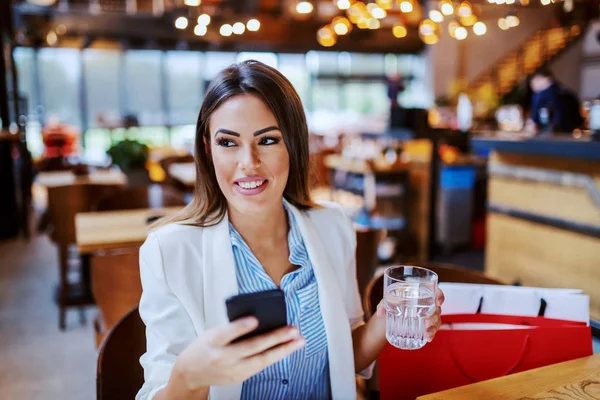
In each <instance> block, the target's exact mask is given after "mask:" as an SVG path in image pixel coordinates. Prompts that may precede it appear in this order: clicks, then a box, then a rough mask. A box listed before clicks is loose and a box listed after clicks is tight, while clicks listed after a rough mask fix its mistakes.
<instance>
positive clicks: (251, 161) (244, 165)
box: [240, 146, 262, 171]
mask: <svg viewBox="0 0 600 400" xmlns="http://www.w3.org/2000/svg"><path fill="white" fill-rule="evenodd" d="M261 164H262V162H261V160H260V154H259V152H258V149H256V148H255V147H254V146H248V147H246V148H245V149H244V150H243V154H242V159H241V161H240V168H241V169H242V171H254V170H255V169H257V168H259V167H260V165H261Z"/></svg>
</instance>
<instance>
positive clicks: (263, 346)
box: [175, 317, 304, 391]
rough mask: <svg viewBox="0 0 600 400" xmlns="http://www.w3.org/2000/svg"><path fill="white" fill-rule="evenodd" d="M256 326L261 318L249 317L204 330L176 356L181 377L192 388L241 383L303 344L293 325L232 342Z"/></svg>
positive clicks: (176, 368)
mask: <svg viewBox="0 0 600 400" xmlns="http://www.w3.org/2000/svg"><path fill="white" fill-rule="evenodd" d="M257 327H258V320H257V319H256V318H254V317H247V318H242V319H239V320H237V321H234V322H230V323H228V324H227V325H224V326H221V327H217V328H213V329H210V330H207V331H206V332H204V333H203V334H202V335H200V336H199V337H198V338H197V339H196V340H195V341H194V342H193V343H192V344H191V345H190V346H188V348H187V349H185V350H184V351H183V353H181V354H180V355H179V357H177V361H176V364H175V370H176V371H177V372H178V373H179V374H180V378H182V379H181V381H183V382H184V383H185V385H186V387H187V388H188V389H189V390H191V391H197V390H200V389H202V388H208V387H209V386H212V385H231V384H234V383H240V382H243V381H245V380H246V379H248V378H249V377H251V376H252V375H255V374H257V373H258V372H260V371H262V370H263V369H265V368H266V367H268V366H269V365H271V364H274V363H276V362H278V361H280V360H282V359H283V358H285V357H287V356H288V355H290V354H291V353H293V352H294V351H296V350H298V349H300V348H301V347H302V346H304V338H302V337H301V336H300V333H299V331H298V329H297V328H295V327H292V326H286V327H282V328H279V329H277V330H274V331H273V332H269V333H265V334H263V335H260V336H255V337H253V338H250V339H247V340H243V341H241V342H237V343H232V342H233V341H234V340H235V339H237V338H239V337H241V336H243V335H245V334H247V333H250V332H252V331H253V330H255V329H256V328H257Z"/></svg>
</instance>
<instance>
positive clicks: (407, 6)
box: [400, 0, 413, 14]
mask: <svg viewBox="0 0 600 400" xmlns="http://www.w3.org/2000/svg"><path fill="white" fill-rule="evenodd" d="M412 10H413V5H412V3H411V2H410V1H407V0H404V1H403V2H402V3H400V11H402V12H403V13H405V14H406V13H409V12H412Z"/></svg>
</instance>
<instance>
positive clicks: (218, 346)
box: [137, 61, 443, 399]
mask: <svg viewBox="0 0 600 400" xmlns="http://www.w3.org/2000/svg"><path fill="white" fill-rule="evenodd" d="M308 168H309V164H308V130H307V126H306V120H305V116H304V111H303V109H302V104H301V102H300V99H299V97H298V95H297V93H296V92H295V91H294V89H293V87H292V85H291V84H290V82H289V81H288V80H287V79H286V78H285V77H284V76H283V75H281V74H280V73H279V72H277V71H276V70H275V69H273V68H270V67H268V66H266V65H264V64H261V63H259V62H256V61H248V62H244V63H242V64H239V65H235V66H232V67H229V68H227V69H225V70H224V71H222V72H221V73H220V74H219V75H218V76H217V77H216V78H215V79H214V81H213V82H212V83H211V85H210V87H209V88H208V92H207V94H206V97H205V99H204V102H203V104H202V108H201V110H200V114H199V116H198V124H197V130H196V172H197V185H196V193H195V195H194V199H193V201H192V203H191V204H190V205H189V206H188V207H186V209H185V210H184V211H183V212H182V213H181V215H178V216H177V217H175V218H174V219H172V220H170V221H167V223H166V224H165V225H164V226H162V227H161V228H159V229H157V230H155V231H154V232H152V233H151V234H150V235H149V236H148V239H147V240H146V243H145V244H144V245H143V246H142V248H141V250H140V271H141V279H142V286H143V294H142V298H141V301H140V308H139V309H140V315H141V317H142V319H143V320H144V322H145V324H146V339H147V352H146V353H145V354H144V355H143V356H142V358H141V360H140V362H141V364H142V366H143V367H144V374H145V383H144V386H143V387H142V389H141V390H140V392H139V393H138V396H137V398H138V399H152V398H154V399H185V398H193V399H199V398H207V396H208V395H209V394H210V398H211V399H213V398H214V399H239V398H241V399H263V398H264V399H278V398H302V399H322V398H334V399H351V398H355V397H356V388H355V379H354V377H355V373H360V372H361V371H362V372H363V373H364V374H366V375H368V374H369V373H370V365H371V364H372V363H373V361H374V360H375V359H376V358H377V355H378V354H379V352H380V351H381V349H382V348H383V346H384V345H385V341H386V339H385V318H381V317H382V316H383V315H385V312H384V311H383V309H382V307H381V304H380V306H379V308H378V313H377V317H375V318H372V319H371V320H369V321H368V322H367V323H366V324H365V323H364V322H363V310H362V307H361V301H360V298H359V294H358V289H357V282H356V266H355V257H354V252H355V246H356V236H355V233H354V230H353V229H352V225H351V223H350V222H349V220H348V219H347V218H346V217H345V216H344V215H343V214H342V212H341V210H340V209H339V208H335V207H333V206H327V207H323V206H319V205H317V204H315V203H313V202H312V201H311V200H310V195H309V188H308ZM277 287H280V288H281V289H282V290H283V291H284V293H285V299H286V308H287V313H288V323H289V326H287V327H284V328H282V329H279V330H277V331H274V332H271V333H268V334H264V335H261V336H257V337H254V338H251V339H247V340H244V341H240V342H235V343H232V342H233V341H234V340H235V339H236V338H238V337H240V336H243V335H244V334H246V333H248V332H251V331H252V330H253V329H255V328H256V327H257V321H256V319H255V318H252V317H250V318H245V319H242V320H237V321H235V322H229V321H228V320H227V316H226V309H225V300H226V299H227V298H228V297H230V296H232V295H235V294H238V293H248V292H255V291H261V290H268V289H275V288H277ZM442 301H443V296H442V295H441V292H440V293H439V296H438V303H439V304H441V302H442ZM439 314H440V310H439V307H438V308H437V309H436V312H435V314H434V315H433V316H432V317H431V318H430V321H429V325H430V326H431V327H430V330H429V331H428V335H429V338H430V339H431V338H433V335H434V334H435V332H436V331H437V330H438V328H439V325H440V319H439Z"/></svg>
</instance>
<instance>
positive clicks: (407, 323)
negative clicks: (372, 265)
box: [384, 282, 435, 350]
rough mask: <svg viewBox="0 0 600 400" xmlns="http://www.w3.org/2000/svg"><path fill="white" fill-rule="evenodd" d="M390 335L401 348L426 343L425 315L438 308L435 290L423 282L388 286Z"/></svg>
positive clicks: (387, 334)
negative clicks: (436, 306)
mask: <svg viewBox="0 0 600 400" xmlns="http://www.w3.org/2000/svg"><path fill="white" fill-rule="evenodd" d="M384 304H385V310H386V314H387V315H386V337H387V340H388V342H389V343H390V344H391V345H393V346H395V347H398V348H400V349H404V350H416V349H420V348H421V347H423V346H425V344H426V343H427V338H426V337H425V329H426V327H425V318H426V317H428V316H430V315H432V314H433V312H434V311H435V291H434V289H433V288H432V287H428V286H424V285H421V284H420V283H419V282H398V283H393V284H391V285H389V286H387V287H386V289H385V293H384Z"/></svg>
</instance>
